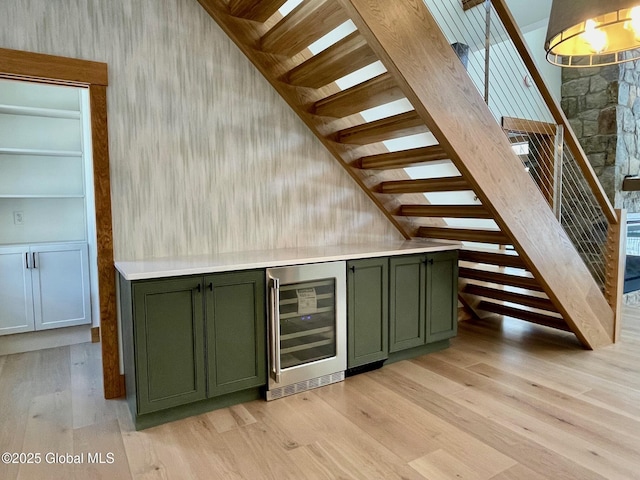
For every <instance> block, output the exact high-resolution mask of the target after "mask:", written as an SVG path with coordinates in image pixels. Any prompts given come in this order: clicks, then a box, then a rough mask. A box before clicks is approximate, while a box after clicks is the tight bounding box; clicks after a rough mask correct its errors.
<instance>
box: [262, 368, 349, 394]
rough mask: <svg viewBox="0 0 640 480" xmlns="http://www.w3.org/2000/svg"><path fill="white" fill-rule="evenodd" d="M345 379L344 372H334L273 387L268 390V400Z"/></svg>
mask: <svg viewBox="0 0 640 480" xmlns="http://www.w3.org/2000/svg"><path fill="white" fill-rule="evenodd" d="M343 380H344V372H337V373H332V374H330V375H323V376H321V377H316V378H310V379H309V380H304V381H302V382H298V383H294V384H293V385H287V386H285V387H279V388H273V389H271V390H267V400H275V399H276V398H282V397H287V396H289V395H293V394H295V393H300V392H306V391H307V390H311V389H313V388H318V387H322V386H324V385H329V384H331V383H337V382H341V381H343Z"/></svg>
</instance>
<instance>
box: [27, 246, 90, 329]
mask: <svg viewBox="0 0 640 480" xmlns="http://www.w3.org/2000/svg"><path fill="white" fill-rule="evenodd" d="M31 257H32V260H33V268H32V269H31V278H32V282H33V303H34V314H35V329H36V330H46V329H49V328H58V327H70V326H73V325H84V324H87V323H91V304H90V291H89V253H88V249H87V244H86V243H83V244H63V245H42V246H31Z"/></svg>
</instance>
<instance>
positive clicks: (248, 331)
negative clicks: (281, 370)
mask: <svg viewBox="0 0 640 480" xmlns="http://www.w3.org/2000/svg"><path fill="white" fill-rule="evenodd" d="M204 282H205V286H206V297H205V298H206V302H205V303H206V318H207V320H206V330H207V332H206V336H207V381H208V382H207V383H208V396H209V397H213V396H217V395H223V394H226V393H231V392H236V391H239V390H244V389H246V388H251V387H259V386H262V385H264V384H265V383H266V378H267V377H266V376H267V366H266V333H265V331H266V318H265V309H266V306H265V273H264V271H248V272H240V273H220V274H216V275H209V276H207V277H205V279H204Z"/></svg>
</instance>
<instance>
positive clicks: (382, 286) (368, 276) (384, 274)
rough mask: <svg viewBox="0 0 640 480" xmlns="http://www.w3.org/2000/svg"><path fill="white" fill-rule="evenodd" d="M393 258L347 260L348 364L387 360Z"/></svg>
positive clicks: (355, 364)
mask: <svg viewBox="0 0 640 480" xmlns="http://www.w3.org/2000/svg"><path fill="white" fill-rule="evenodd" d="M388 278H389V260H388V259H387V258H371V259H365V260H352V261H350V262H348V263H347V342H348V348H347V352H348V355H347V367H348V368H354V367H358V366H361V365H366V364H369V363H373V362H377V361H380V360H385V359H386V358H387V357H388V351H389V334H388V333H389V315H388V311H389V306H388V298H389V281H388Z"/></svg>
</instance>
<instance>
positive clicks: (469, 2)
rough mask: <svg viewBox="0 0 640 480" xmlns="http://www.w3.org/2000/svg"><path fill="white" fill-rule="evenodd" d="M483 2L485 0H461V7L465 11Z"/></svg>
mask: <svg viewBox="0 0 640 480" xmlns="http://www.w3.org/2000/svg"><path fill="white" fill-rule="evenodd" d="M484 2H485V0H462V9H463V10H464V11H465V12H466V11H467V10H470V9H472V8H473V7H477V6H478V5H482V4H483V3H484Z"/></svg>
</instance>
